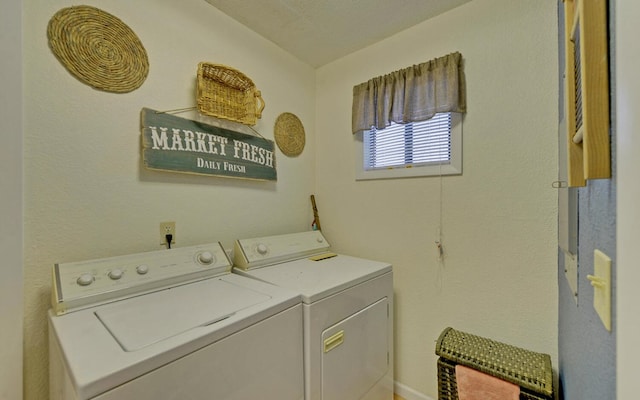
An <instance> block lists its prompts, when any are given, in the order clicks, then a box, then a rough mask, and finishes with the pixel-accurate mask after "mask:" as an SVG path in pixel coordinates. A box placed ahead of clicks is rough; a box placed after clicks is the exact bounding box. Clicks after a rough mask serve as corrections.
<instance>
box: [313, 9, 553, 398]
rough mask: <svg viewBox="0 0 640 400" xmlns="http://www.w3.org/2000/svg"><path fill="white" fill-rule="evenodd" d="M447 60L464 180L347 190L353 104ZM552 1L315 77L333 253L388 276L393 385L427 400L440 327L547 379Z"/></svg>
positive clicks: (421, 33)
mask: <svg viewBox="0 0 640 400" xmlns="http://www.w3.org/2000/svg"><path fill="white" fill-rule="evenodd" d="M453 51H460V52H461V53H462V55H463V57H464V60H465V72H466V80H467V95H468V112H467V114H466V117H465V119H464V125H463V132H464V133H463V136H464V139H463V141H464V144H463V148H464V149H463V154H464V156H463V157H464V165H463V170H464V173H463V175H462V176H457V177H445V178H444V180H443V182H442V204H443V205H442V233H443V239H444V240H443V244H444V249H445V252H446V259H445V262H444V265H439V264H438V262H437V260H436V247H435V244H434V241H435V240H436V227H437V225H438V221H439V215H440V212H439V207H438V206H439V202H440V185H441V182H440V179H439V178H437V177H434V178H416V179H405V180H387V181H366V182H356V181H355V180H354V165H353V164H354V151H353V146H354V140H353V138H352V136H351V133H350V132H351V129H350V128H351V99H352V88H353V86H354V85H356V84H358V83H360V82H364V81H366V80H368V79H369V78H371V77H374V76H378V75H382V74H385V73H388V72H390V71H394V70H398V69H401V68H404V67H407V66H409V65H412V64H417V63H420V62H424V61H427V60H430V59H433V58H436V57H439V56H442V55H445V54H447V53H450V52H453ZM557 65H558V60H557V14H556V2H555V1H527V2H521V1H511V0H476V1H473V2H471V3H468V4H467V5H464V6H461V7H459V8H456V9H454V10H452V11H450V12H448V13H446V14H443V15H441V16H439V17H436V18H434V19H432V20H429V21H426V22H424V23H422V24H419V25H417V26H415V27H413V28H411V29H408V30H406V31H404V32H402V33H400V34H397V35H395V36H393V37H390V38H388V39H386V40H384V41H382V42H380V43H378V44H376V45H373V46H371V47H369V48H366V49H363V50H361V51H358V52H356V53H354V54H351V55H349V56H347V57H345V58H343V59H341V60H338V61H336V62H334V63H331V64H329V65H326V66H324V67H322V68H320V69H319V70H318V74H317V118H316V120H317V126H316V131H317V132H318V136H317V148H318V157H317V196H316V199H317V201H318V203H319V207H320V211H321V218H322V227H323V231H324V232H325V233H326V235H327V236H328V239H329V240H330V241H331V243H332V244H333V245H334V246H335V247H336V250H338V251H341V252H345V253H351V254H353V255H357V256H363V257H371V258H376V259H382V260H386V261H389V262H391V263H393V265H394V276H395V292H396V321H395V322H396V347H395V351H396V353H395V354H396V380H397V381H398V382H399V383H401V384H402V385H407V386H408V387H410V388H413V389H415V390H416V391H418V392H420V393H423V394H424V395H426V396H429V397H431V398H437V384H436V356H435V355H434V350H435V341H436V339H437V338H438V335H439V334H440V332H441V331H442V330H443V329H444V328H445V327H447V326H452V327H454V328H456V329H459V330H463V331H467V332H471V333H475V334H479V335H482V336H487V337H491V338H494V339H497V340H502V341H505V342H507V343H511V344H514V345H517V346H521V347H526V348H529V349H532V350H535V351H540V352H545V353H548V354H551V356H552V360H553V362H554V365H556V366H557V326H558V325H557V260H556V254H557V251H556V249H557V233H556V232H557V193H556V191H554V190H553V189H551V182H552V181H554V180H556V179H557V170H558V165H557V153H558V152H557V120H558V113H557V109H558V89H557V88H558V79H557V76H558V74H557Z"/></svg>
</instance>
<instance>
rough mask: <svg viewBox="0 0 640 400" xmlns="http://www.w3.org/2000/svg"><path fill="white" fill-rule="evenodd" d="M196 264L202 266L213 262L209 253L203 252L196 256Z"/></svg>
mask: <svg viewBox="0 0 640 400" xmlns="http://www.w3.org/2000/svg"><path fill="white" fill-rule="evenodd" d="M198 262H199V263H200V264H203V265H209V264H211V263H212V262H213V254H212V253H211V252H210V251H203V252H202V253H200V254H198Z"/></svg>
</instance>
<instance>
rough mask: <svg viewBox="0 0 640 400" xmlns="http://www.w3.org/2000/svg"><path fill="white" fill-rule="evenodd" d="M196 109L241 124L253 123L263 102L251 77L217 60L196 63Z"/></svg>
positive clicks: (258, 115) (260, 115)
mask: <svg viewBox="0 0 640 400" xmlns="http://www.w3.org/2000/svg"><path fill="white" fill-rule="evenodd" d="M197 100H198V111H200V112H201V113H202V114H206V115H211V116H213V117H217V118H224V119H228V120H231V121H236V122H240V123H243V124H245V125H255V124H256V121H257V119H258V118H261V117H262V110H263V109H264V106H265V103H264V100H263V99H262V96H261V95H260V91H259V90H257V89H256V86H255V85H254V83H253V81H252V80H251V79H249V77H247V76H246V75H245V74H243V73H242V72H240V71H238V70H235V69H233V68H231V67H227V66H225V65H220V64H211V63H206V62H201V63H199V64H198V83H197Z"/></svg>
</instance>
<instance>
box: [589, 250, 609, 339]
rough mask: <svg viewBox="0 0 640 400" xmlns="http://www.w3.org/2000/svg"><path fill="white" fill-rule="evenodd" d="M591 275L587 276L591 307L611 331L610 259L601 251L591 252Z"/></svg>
mask: <svg viewBox="0 0 640 400" xmlns="http://www.w3.org/2000/svg"><path fill="white" fill-rule="evenodd" d="M593 264H594V266H593V275H589V276H587V278H588V279H589V280H590V281H591V285H592V286H593V308H595V309H596V312H597V313H598V315H599V316H600V319H601V320H602V323H603V324H604V327H605V328H607V330H608V331H611V259H610V258H609V257H608V256H607V255H606V254H604V253H603V252H601V251H600V250H595V251H594V252H593Z"/></svg>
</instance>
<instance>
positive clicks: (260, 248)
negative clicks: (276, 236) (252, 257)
mask: <svg viewBox="0 0 640 400" xmlns="http://www.w3.org/2000/svg"><path fill="white" fill-rule="evenodd" d="M257 250H258V253H260V254H262V255H265V254H267V251H269V248H268V247H267V246H266V245H264V244H262V243H260V244H259V245H258V247H257Z"/></svg>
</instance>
